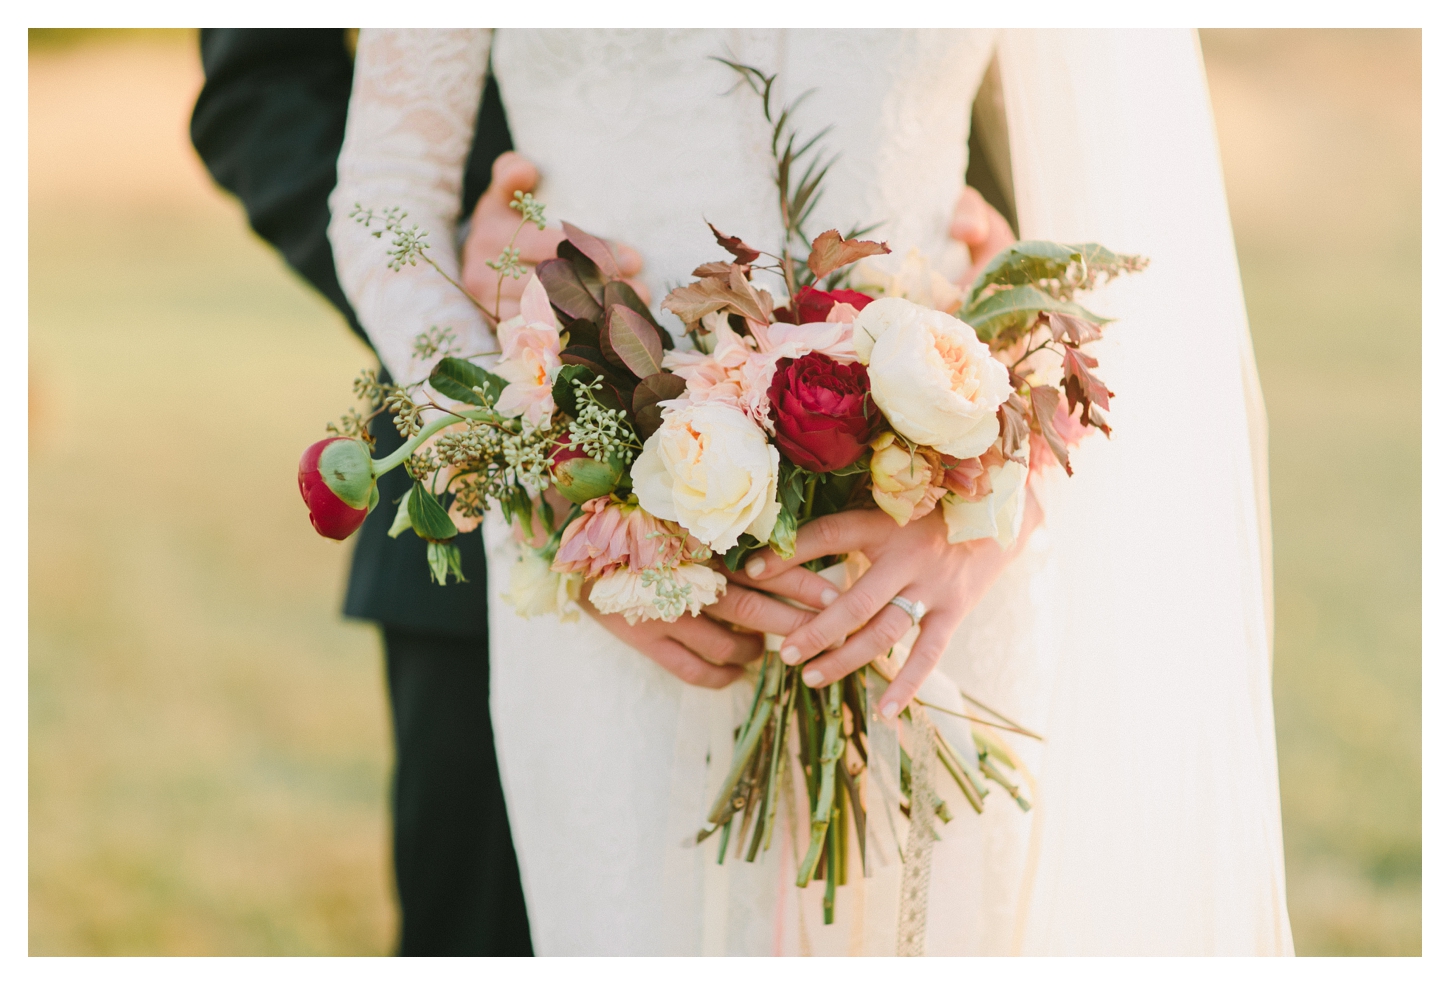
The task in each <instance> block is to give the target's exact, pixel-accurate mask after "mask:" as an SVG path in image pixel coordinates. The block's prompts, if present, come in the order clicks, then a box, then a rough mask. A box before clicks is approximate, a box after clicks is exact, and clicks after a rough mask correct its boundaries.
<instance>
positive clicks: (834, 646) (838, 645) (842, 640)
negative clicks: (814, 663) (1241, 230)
mask: <svg viewBox="0 0 1450 985" xmlns="http://www.w3.org/2000/svg"><path fill="white" fill-rule="evenodd" d="M845 645H846V637H844V636H842V637H841V638H840V639H838V640H836V641H835V642H834V643H832V644H831V645H830V646H828V647H826V649H827V650H839V649H840V648H841V647H843V646H845Z"/></svg>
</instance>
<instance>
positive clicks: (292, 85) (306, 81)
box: [191, 28, 366, 338]
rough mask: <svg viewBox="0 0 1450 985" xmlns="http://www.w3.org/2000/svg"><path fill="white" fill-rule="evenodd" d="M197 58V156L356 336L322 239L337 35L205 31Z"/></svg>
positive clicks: (344, 63) (344, 74)
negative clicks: (200, 75) (201, 75)
mask: <svg viewBox="0 0 1450 985" xmlns="http://www.w3.org/2000/svg"><path fill="white" fill-rule="evenodd" d="M201 60H202V68H203V69H204V71H205V73H206V84H205V85H204V86H203V87H202V90H201V95H200V96H198V97H197V101H196V109H195V110H194V111H193V113H192V117H191V141H192V143H193V145H195V147H196V150H197V153H199V154H200V155H201V158H202V160H203V161H204V162H205V163H206V166H207V169H208V170H209V171H211V174H212V177H213V178H215V179H216V181H217V183H218V184H219V185H221V186H222V187H223V188H225V189H227V190H228V191H230V192H231V193H232V194H234V195H236V196H237V198H238V199H239V200H240V201H241V203H242V206H243V207H244V208H245V209H246V211H247V219H248V220H249V221H250V223H251V226H252V229H253V230H255V231H256V233H257V235H259V236H261V237H262V238H263V239H265V240H266V241H267V242H269V243H271V244H272V245H273V246H274V247H276V249H277V250H278V252H280V253H281V254H282V256H283V257H284V258H285V259H286V261H287V263H288V264H289V265H290V266H291V267H292V269H293V270H295V271H297V273H299V274H301V275H302V277H304V278H305V279H306V280H307V282H308V283H310V284H311V285H312V286H313V287H315V288H316V289H317V290H318V291H320V292H321V293H322V295H323V296H324V297H326V298H327V299H328V300H329V301H330V302H332V304H333V305H334V306H335V307H336V308H337V309H338V310H339V311H341V312H342V314H343V315H344V317H346V318H347V320H348V323H349V324H350V325H351V326H352V328H353V331H355V332H358V334H359V335H361V334H362V330H361V327H360V326H359V325H358V322H357V318H356V317H355V316H354V315H353V312H352V308H351V306H349V305H348V303H347V298H346V297H344V295H343V293H342V288H341V287H340V286H339V285H338V282H337V272H336V271H335V270H334V268H333V265H332V248H331V246H330V245H329V243H328V241H327V223H328V217H329V216H328V208H327V196H328V194H329V193H330V192H331V191H332V189H333V186H334V185H336V184H337V155H338V152H339V151H340V150H341V148H342V135H343V130H344V128H345V126H346V124H347V103H348V97H349V95H350V94H351V92H352V55H351V54H350V52H349V51H348V46H347V43H346V36H345V32H344V31H343V30H342V29H341V28H338V29H327V30H247V29H221V30H218V29H203V30H202V31H201ZM365 337H366V336H364V338H365Z"/></svg>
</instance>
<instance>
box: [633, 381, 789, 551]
mask: <svg viewBox="0 0 1450 985" xmlns="http://www.w3.org/2000/svg"><path fill="white" fill-rule="evenodd" d="M779 466H780V453H779V452H777V451H776V450H775V448H773V447H772V446H771V445H770V444H769V443H768V442H767V441H766V439H765V432H764V431H762V430H761V429H760V427H759V425H757V424H756V423H755V422H754V421H752V420H751V419H750V418H749V417H746V416H745V414H744V413H743V412H742V411H740V409H739V408H737V407H735V406H734V405H733V404H727V403H720V402H706V403H699V404H691V405H689V406H686V407H679V408H676V409H672V410H668V411H666V412H665V415H664V423H662V424H661V425H660V428H659V430H658V431H656V432H655V433H654V434H652V435H650V437H649V440H648V441H646V442H645V443H644V450H643V451H641V452H640V454H639V458H637V459H635V462H634V466H633V467H632V468H631V469H630V473H629V474H630V478H631V479H632V480H633V481H634V492H635V495H637V496H638V497H639V504H640V505H641V506H643V507H644V508H645V509H646V510H648V511H649V512H650V513H652V514H654V515H655V516H657V517H659V518H660V519H661V520H673V521H674V522H675V523H678V524H679V525H680V526H682V527H684V528H685V529H686V530H688V531H689V532H690V533H692V534H694V536H695V537H696V539H698V540H699V541H700V542H702V543H704V544H708V545H709V547H710V549H711V550H712V551H716V552H717V553H723V552H724V551H728V550H729V549H730V548H732V547H734V546H735V544H736V542H737V541H738V540H739V539H740V535H741V534H746V533H748V534H750V535H751V536H753V537H754V538H755V539H756V540H759V541H760V542H761V543H762V544H763V543H765V542H766V541H768V540H769V539H770V532H771V530H772V529H773V528H774V527H775V517H776V514H777V513H779V512H780V504H779V503H777V502H776V501H775V485H776V473H777V472H778V471H779Z"/></svg>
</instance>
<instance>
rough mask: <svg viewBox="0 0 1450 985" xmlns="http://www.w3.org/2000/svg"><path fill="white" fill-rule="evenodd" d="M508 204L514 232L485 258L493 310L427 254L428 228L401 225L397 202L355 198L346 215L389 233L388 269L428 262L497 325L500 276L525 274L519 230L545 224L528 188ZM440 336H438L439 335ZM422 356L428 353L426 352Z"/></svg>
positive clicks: (378, 234) (376, 233)
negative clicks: (373, 203)
mask: <svg viewBox="0 0 1450 985" xmlns="http://www.w3.org/2000/svg"><path fill="white" fill-rule="evenodd" d="M509 208H511V209H513V210H514V211H515V212H517V213H519V215H520V219H519V224H518V226H517V227H516V228H515V229H514V233H513V235H512V236H511V237H509V241H508V245H507V246H505V247H504V248H503V252H501V253H500V254H499V255H498V257H496V258H495V259H493V260H489V261H487V263H488V266H489V267H490V268H492V269H493V270H496V271H498V287H497V289H496V290H495V291H494V301H493V310H492V311H489V310H488V309H487V308H486V307H484V304H483V302H482V301H480V300H478V298H476V297H474V296H473V295H472V294H471V293H469V291H468V289H467V288H465V287H464V286H463V285H462V284H460V283H459V282H458V281H456V280H454V279H453V278H452V277H450V276H448V273H447V272H446V271H445V270H444V269H443V268H442V267H440V266H438V264H437V262H436V261H435V260H434V259H433V258H432V257H431V256H429V255H428V249H429V247H430V245H431V244H429V242H428V231H427V230H426V229H422V228H420V227H419V226H418V224H417V223H413V224H412V225H404V224H403V220H404V219H406V218H407V217H408V213H407V212H405V211H403V209H401V208H399V207H398V206H393V207H392V208H388V209H383V210H382V211H381V212H377V211H374V210H373V209H366V208H363V205H362V203H361V202H357V203H355V204H354V205H353V208H352V212H351V213H349V218H351V219H353V220H354V221H356V222H359V223H361V224H362V226H363V228H364V229H368V230H370V231H371V232H372V235H373V236H374V238H377V239H381V238H382V237H383V234H384V233H391V234H392V237H393V241H392V243H391V244H389V246H388V269H390V270H402V269H403V266H404V265H405V264H406V265H408V266H410V267H412V266H417V265H418V261H419V260H422V261H423V262H424V263H426V264H428V266H430V267H432V268H433V269H434V270H436V271H438V274H439V276H441V277H442V278H443V279H444V280H446V281H448V283H450V284H452V285H453V286H454V287H456V288H457V289H458V290H459V291H460V292H461V293H462V294H463V296H464V297H466V298H468V300H469V301H471V302H472V303H473V306H474V307H475V308H477V309H478V311H479V313H480V314H481V315H483V320H484V321H485V322H487V323H488V327H489V328H492V329H496V328H498V323H499V302H500V300H501V299H502V296H503V279H504V278H505V277H512V278H514V279H515V280H517V279H518V278H520V277H522V276H523V275H524V272H525V271H526V269H527V268H526V267H525V266H524V264H523V262H522V260H521V259H520V255H519V249H518V246H517V243H518V238H519V233H520V232H522V231H523V228H524V226H526V225H528V224H530V223H532V224H533V225H535V226H536V227H538V228H539V229H540V230H542V229H543V228H544V203H542V202H540V201H539V200H538V199H536V198H534V196H533V195H531V194H529V193H528V192H519V191H516V192H514V198H513V201H512V202H510V203H509ZM375 221H376V222H379V223H381V224H382V228H381V229H373V228H372V226H373V223H374V222H375ZM431 331H433V332H438V331H439V329H437V327H436V326H435V327H434V328H433V329H431ZM443 331H444V332H445V333H448V334H451V331H450V330H447V329H445V330H443ZM420 338H421V337H420ZM439 340H441V336H440V337H439ZM423 345H424V347H425V348H426V343H423ZM415 351H416V344H415ZM434 351H435V352H436V351H437V350H436V349H435V350H434ZM424 358H427V357H426V356H425V357H424Z"/></svg>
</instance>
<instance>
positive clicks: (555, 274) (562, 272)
mask: <svg viewBox="0 0 1450 985" xmlns="http://www.w3.org/2000/svg"><path fill="white" fill-rule="evenodd" d="M534 273H535V274H537V275H538V278H539V283H541V284H543V285H544V290H545V291H546V292H547V293H548V295H549V303H550V304H552V305H553V306H554V307H556V308H558V309H559V310H560V311H562V312H563V313H564V314H565V315H566V316H568V317H569V318H584V319H587V320H589V321H598V320H599V319H600V318H602V317H603V315H604V309H603V308H601V307H600V306H599V302H598V301H596V300H595V299H594V295H592V294H590V293H589V289H588V288H587V287H585V286H584V282H583V281H582V280H581V279H580V278H579V274H578V272H577V271H576V270H575V269H574V265H573V264H572V263H570V262H569V261H568V260H545V261H544V262H543V263H541V264H539V265H538V266H537V267H535V268H534Z"/></svg>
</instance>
